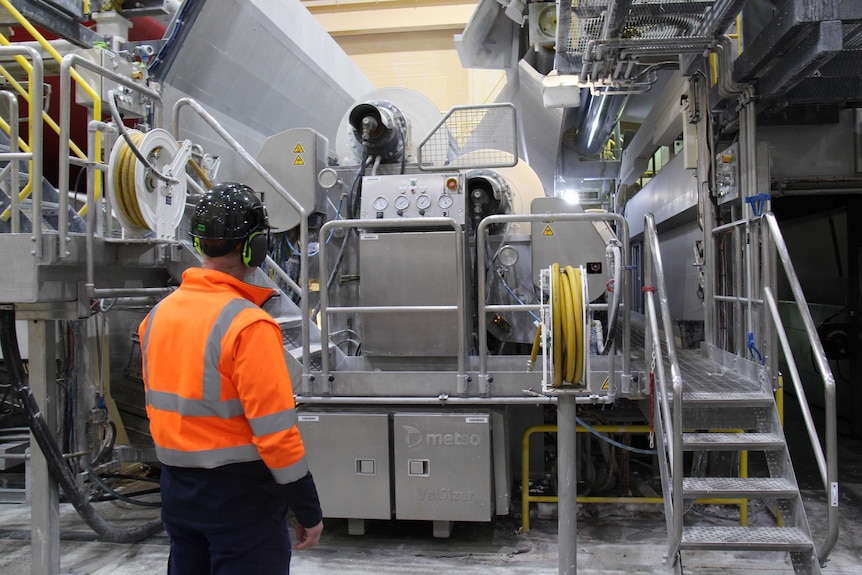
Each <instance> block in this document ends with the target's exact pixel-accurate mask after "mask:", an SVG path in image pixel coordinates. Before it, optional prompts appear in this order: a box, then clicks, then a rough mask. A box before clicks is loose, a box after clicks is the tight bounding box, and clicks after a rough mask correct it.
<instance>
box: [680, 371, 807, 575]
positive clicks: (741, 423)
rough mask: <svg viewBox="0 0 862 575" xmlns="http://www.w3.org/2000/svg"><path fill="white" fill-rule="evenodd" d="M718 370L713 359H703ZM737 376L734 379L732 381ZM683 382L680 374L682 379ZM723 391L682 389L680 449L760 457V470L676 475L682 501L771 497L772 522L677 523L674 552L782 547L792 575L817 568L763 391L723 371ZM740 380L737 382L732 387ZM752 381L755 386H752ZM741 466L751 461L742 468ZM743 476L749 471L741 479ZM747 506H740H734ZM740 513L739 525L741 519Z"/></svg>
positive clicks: (768, 393)
mask: <svg viewBox="0 0 862 575" xmlns="http://www.w3.org/2000/svg"><path fill="white" fill-rule="evenodd" d="M711 363H712V364H713V365H715V367H717V368H718V367H720V364H719V363H717V362H714V361H713V362H711ZM737 380H738V381H737ZM683 381H684V382H685V381H686V378H685V377H684V378H683ZM722 381H723V382H724V383H727V384H728V386H727V387H728V388H729V389H727V390H724V391H685V389H690V388H691V387H693V386H688V385H685V383H684V385H685V387H684V391H683V399H682V401H683V405H684V406H685V408H684V410H683V426H684V428H685V429H686V430H689V429H691V430H700V429H708V430H709V431H708V432H703V431H684V432H683V434H682V444H683V450H684V451H686V452H695V453H697V452H704V451H707V452H719V451H723V452H737V453H740V454H741V453H746V454H747V456H748V457H749V458H754V457H757V456H758V455H760V454H762V455H763V461H765V462H766V466H765V468H764V469H759V470H758V471H759V473H758V474H757V475H756V476H750V475H751V474H750V473H744V471H745V470H744V469H740V470H739V471H740V473H738V474H737V476H727V477H692V476H685V477H683V480H682V492H683V499H684V500H685V501H688V500H690V499H695V498H718V499H737V498H741V499H745V500H747V501H755V500H764V501H776V502H777V503H778V509H779V510H780V515H779V516H778V520H777V521H776V523H777V524H778V525H776V526H768V527H761V526H747V525H745V526H731V527H725V526H708V527H704V526H699V525H686V524H685V523H683V531H682V540H681V541H680V550H681V551H727V550H747V551H786V552H788V553H790V557H791V560H792V563H793V567H794V570H795V572H796V573H808V574H812V573H815V574H816V573H820V566H819V564H818V562H817V557H816V554H815V549H814V543H813V541H812V538H811V534H810V531H809V529H808V521H807V519H806V517H805V511H804V509H803V507H802V498H801V496H800V493H799V487H798V485H797V483H796V476H795V475H794V472H793V465H792V463H791V461H790V454H789V453H788V450H787V444H786V442H785V439H784V432H783V430H782V428H781V422H780V419H779V417H778V410H777V409H776V406H775V400H774V398H773V395H772V390H771V388H769V389H763V386H761V388H760V389H758V390H751V391H749V390H748V389H746V388H749V389H750V385H751V384H750V383H749V382H746V381H745V378H740V377H738V375H737V374H735V373H731V374H725V375H724V376H723V378H722ZM740 384H741V385H740ZM754 385H755V386H757V385H758V384H757V383H754ZM748 468H749V470H750V469H751V466H748ZM745 475H749V476H747V477H746V476H745ZM742 508H743V509H746V508H747V505H746V506H743V507H742ZM744 519H745V518H743V521H742V524H747V521H745V520H744Z"/></svg>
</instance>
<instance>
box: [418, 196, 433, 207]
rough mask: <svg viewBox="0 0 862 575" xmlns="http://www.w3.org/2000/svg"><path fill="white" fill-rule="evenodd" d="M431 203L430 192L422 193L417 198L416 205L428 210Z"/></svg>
mask: <svg viewBox="0 0 862 575" xmlns="http://www.w3.org/2000/svg"><path fill="white" fill-rule="evenodd" d="M430 205H431V196H429V195H428V194H422V195H420V196H419V197H418V198H416V207H417V208H419V209H420V210H427V209H428V207H429V206H430Z"/></svg>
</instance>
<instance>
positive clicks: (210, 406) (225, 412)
mask: <svg viewBox="0 0 862 575" xmlns="http://www.w3.org/2000/svg"><path fill="white" fill-rule="evenodd" d="M147 404H148V405H151V406H152V407H155V408H156V409H161V410H162V411H172V412H174V413H179V414H180V415H200V416H216V417H222V418H224V419H229V418H231V417H236V416H237V415H242V414H243V409H242V402H241V401H240V400H239V399H228V400H225V401H207V400H201V399H189V398H187V397H182V396H180V395H177V394H176V393H170V392H168V391H153V390H148V391H147Z"/></svg>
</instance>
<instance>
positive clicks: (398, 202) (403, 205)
mask: <svg viewBox="0 0 862 575" xmlns="http://www.w3.org/2000/svg"><path fill="white" fill-rule="evenodd" d="M409 205H410V198H408V197H407V196H398V197H397V198H395V207H396V208H397V209H399V210H406V209H407V206H409Z"/></svg>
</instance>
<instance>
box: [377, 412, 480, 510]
mask: <svg viewBox="0 0 862 575" xmlns="http://www.w3.org/2000/svg"><path fill="white" fill-rule="evenodd" d="M392 418H393V432H392V433H393V442H394V452H393V453H394V455H393V474H394V477H395V515H396V517H397V518H398V519H414V520H431V521H490V520H491V516H492V514H493V512H494V510H493V499H492V497H493V489H492V485H491V475H492V474H491V469H492V467H491V466H492V458H491V423H490V421H491V417H490V415H489V414H488V413H445V414H444V413H395V414H393V416H392Z"/></svg>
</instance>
